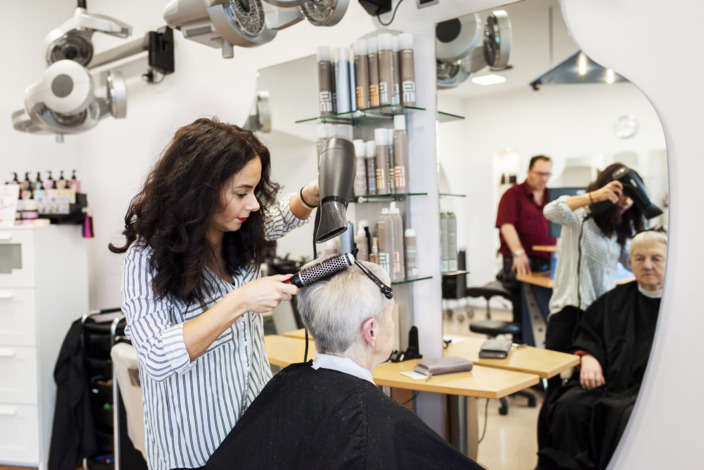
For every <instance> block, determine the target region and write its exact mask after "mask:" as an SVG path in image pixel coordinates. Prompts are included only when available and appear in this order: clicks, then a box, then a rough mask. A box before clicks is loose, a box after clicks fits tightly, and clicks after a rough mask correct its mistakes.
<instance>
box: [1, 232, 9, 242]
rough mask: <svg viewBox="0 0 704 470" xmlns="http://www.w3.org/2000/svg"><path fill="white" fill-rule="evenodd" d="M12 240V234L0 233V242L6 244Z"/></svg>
mask: <svg viewBox="0 0 704 470" xmlns="http://www.w3.org/2000/svg"><path fill="white" fill-rule="evenodd" d="M8 240H12V234H10V233H7V232H0V241H3V242H6V241H8Z"/></svg>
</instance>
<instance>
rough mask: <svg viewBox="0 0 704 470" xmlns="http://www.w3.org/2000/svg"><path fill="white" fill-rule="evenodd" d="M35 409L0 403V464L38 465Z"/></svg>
mask: <svg viewBox="0 0 704 470" xmlns="http://www.w3.org/2000/svg"><path fill="white" fill-rule="evenodd" d="M38 441H39V423H38V420H37V407H36V406H29V405H8V404H4V403H0V462H13V463H18V464H28V465H33V466H36V465H37V464H38V463H39V442H38Z"/></svg>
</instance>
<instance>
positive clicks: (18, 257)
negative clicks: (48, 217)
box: [0, 229, 34, 287]
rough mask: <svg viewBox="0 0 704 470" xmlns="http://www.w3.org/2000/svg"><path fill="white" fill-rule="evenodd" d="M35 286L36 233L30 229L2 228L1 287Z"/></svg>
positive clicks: (0, 246) (0, 242)
mask: <svg viewBox="0 0 704 470" xmlns="http://www.w3.org/2000/svg"><path fill="white" fill-rule="evenodd" d="M6 286H9V287H33V286H34V235H33V232H32V231H31V230H30V229H25V230H22V229H0V287H6Z"/></svg>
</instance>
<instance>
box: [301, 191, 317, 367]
mask: <svg viewBox="0 0 704 470" xmlns="http://www.w3.org/2000/svg"><path fill="white" fill-rule="evenodd" d="M301 200H303V189H301ZM316 207H318V206H316ZM319 223H320V211H315V222H314V225H313V227H314V228H313V259H317V258H318V248H317V247H316V245H315V233H316V232H317V231H318V224H319ZM303 331H304V332H305V335H306V338H305V341H306V346H305V350H304V351H303V362H308V328H306V327H305V325H304V327H303Z"/></svg>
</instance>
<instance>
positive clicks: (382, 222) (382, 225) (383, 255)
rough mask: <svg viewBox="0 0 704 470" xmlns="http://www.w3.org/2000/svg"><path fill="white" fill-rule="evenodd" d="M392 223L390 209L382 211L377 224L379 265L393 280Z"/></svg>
mask: <svg viewBox="0 0 704 470" xmlns="http://www.w3.org/2000/svg"><path fill="white" fill-rule="evenodd" d="M392 230H393V228H392V221H391V216H390V215H389V209H388V208H387V207H384V208H383V209H381V215H380V216H379V220H377V222H376V236H377V238H378V240H379V241H378V243H379V265H380V266H381V267H382V268H384V271H386V273H387V274H388V275H389V277H390V278H391V277H392V276H391V256H392V254H391V252H392V250H393V242H394V240H393V238H392ZM392 280H393V278H392Z"/></svg>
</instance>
